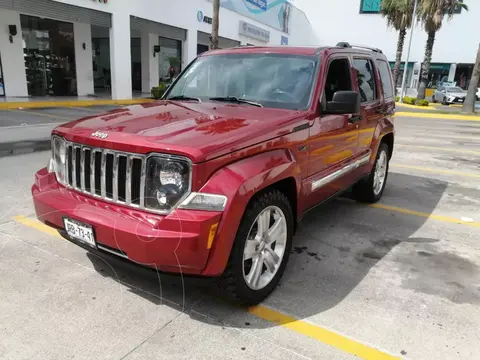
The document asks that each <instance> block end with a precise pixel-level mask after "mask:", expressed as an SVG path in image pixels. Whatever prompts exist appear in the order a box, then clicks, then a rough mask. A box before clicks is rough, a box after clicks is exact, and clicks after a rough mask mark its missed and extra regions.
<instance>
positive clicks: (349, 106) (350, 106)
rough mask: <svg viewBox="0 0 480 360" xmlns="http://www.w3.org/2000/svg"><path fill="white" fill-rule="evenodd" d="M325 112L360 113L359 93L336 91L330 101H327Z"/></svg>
mask: <svg viewBox="0 0 480 360" xmlns="http://www.w3.org/2000/svg"><path fill="white" fill-rule="evenodd" d="M325 110H326V111H325V113H327V114H360V93H358V92H356V91H337V92H335V93H334V94H333V99H332V101H329V102H327V106H326V109H325Z"/></svg>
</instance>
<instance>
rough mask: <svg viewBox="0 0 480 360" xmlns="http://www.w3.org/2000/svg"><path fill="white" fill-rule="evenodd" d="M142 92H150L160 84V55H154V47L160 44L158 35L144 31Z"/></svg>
mask: <svg viewBox="0 0 480 360" xmlns="http://www.w3.org/2000/svg"><path fill="white" fill-rule="evenodd" d="M141 41H142V44H141V47H142V92H144V93H149V92H150V90H152V87H154V86H158V56H159V54H158V53H157V54H155V57H154V56H153V47H154V46H155V45H158V35H157V34H149V33H143V32H142V40H141Z"/></svg>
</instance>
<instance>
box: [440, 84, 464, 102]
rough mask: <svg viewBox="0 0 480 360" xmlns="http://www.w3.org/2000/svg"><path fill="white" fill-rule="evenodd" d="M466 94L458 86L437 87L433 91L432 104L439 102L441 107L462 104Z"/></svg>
mask: <svg viewBox="0 0 480 360" xmlns="http://www.w3.org/2000/svg"><path fill="white" fill-rule="evenodd" d="M466 96H467V92H466V91H465V90H463V89H462V88H461V87H458V86H439V87H438V88H437V89H435V92H434V93H433V96H432V102H434V103H435V102H441V103H442V104H443V105H448V104H463V102H464V101H465V97H466Z"/></svg>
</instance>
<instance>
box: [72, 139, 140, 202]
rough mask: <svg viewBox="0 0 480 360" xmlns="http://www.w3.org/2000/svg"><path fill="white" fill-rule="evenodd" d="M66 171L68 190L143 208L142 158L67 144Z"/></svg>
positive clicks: (135, 155) (136, 155)
mask: <svg viewBox="0 0 480 360" xmlns="http://www.w3.org/2000/svg"><path fill="white" fill-rule="evenodd" d="M66 168H67V171H66V182H67V186H68V187H71V188H73V189H75V190H78V191H81V192H83V193H87V194H90V195H93V196H95V197H100V198H102V199H103V200H106V201H111V202H115V203H120V204H125V205H129V206H133V207H140V208H144V204H145V196H144V194H145V172H146V157H145V156H143V155H138V154H130V153H125V152H120V151H113V150H109V149H102V148H92V147H89V146H85V145H80V144H74V143H67V156H66Z"/></svg>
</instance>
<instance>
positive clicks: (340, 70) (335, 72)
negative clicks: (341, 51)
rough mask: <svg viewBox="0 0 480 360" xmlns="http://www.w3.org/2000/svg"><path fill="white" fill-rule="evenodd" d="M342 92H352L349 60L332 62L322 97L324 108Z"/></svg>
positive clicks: (340, 59)
mask: <svg viewBox="0 0 480 360" xmlns="http://www.w3.org/2000/svg"><path fill="white" fill-rule="evenodd" d="M341 90H343V91H348V90H350V91H351V90H352V80H351V77H350V63H349V61H348V59H347V58H339V59H334V60H332V61H331V62H330V64H329V66H328V73H327V78H326V80H325V88H324V92H323V96H322V108H323V109H325V105H326V103H327V102H328V101H332V99H333V94H334V93H335V92H337V91H341Z"/></svg>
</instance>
